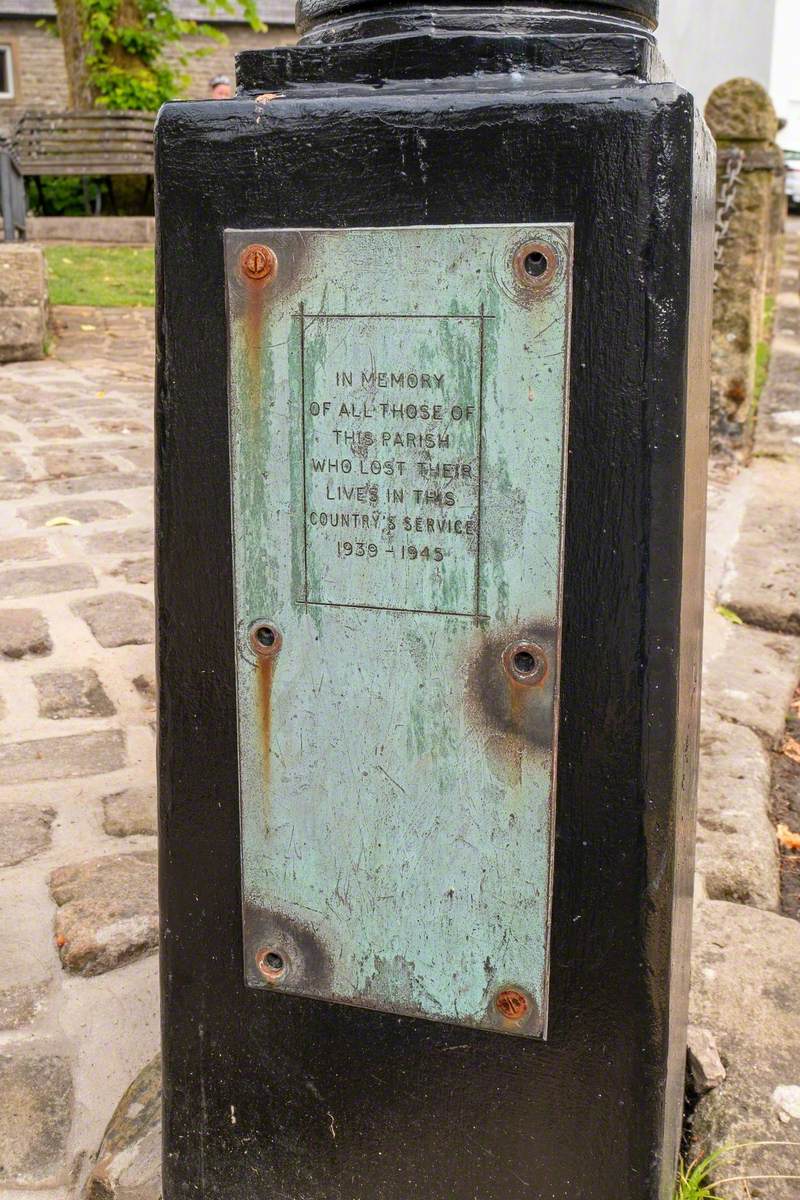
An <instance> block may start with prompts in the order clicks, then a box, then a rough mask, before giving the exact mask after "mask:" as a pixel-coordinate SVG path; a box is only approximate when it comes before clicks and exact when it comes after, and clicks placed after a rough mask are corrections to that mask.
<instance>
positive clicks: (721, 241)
mask: <svg viewBox="0 0 800 1200" xmlns="http://www.w3.org/2000/svg"><path fill="white" fill-rule="evenodd" d="M744 159H745V154H744V150H739V149H738V148H735V149H733V150H731V151H729V157H728V165H727V167H726V168H725V177H724V179H723V180H722V186H721V187H720V189H719V196H718V198H717V220H716V223H715V225H714V287H715V288H716V287H717V283H718V280H719V272H720V267H721V266H722V263H723V261H724V258H725V243H726V241H727V240H728V235H729V233H730V228H731V220H732V218H733V214H734V213H735V211H736V194H737V192H738V191H739V178H740V176H741V174H742V168H743V167H744Z"/></svg>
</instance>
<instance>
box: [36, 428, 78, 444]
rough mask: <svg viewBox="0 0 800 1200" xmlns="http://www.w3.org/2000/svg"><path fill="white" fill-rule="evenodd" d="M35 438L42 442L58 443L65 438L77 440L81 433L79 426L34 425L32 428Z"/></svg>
mask: <svg viewBox="0 0 800 1200" xmlns="http://www.w3.org/2000/svg"><path fill="white" fill-rule="evenodd" d="M31 433H32V434H33V436H34V437H37V438H39V439H40V440H42V441H51V440H52V441H56V440H61V439H63V438H77V437H80V436H81V431H80V429H78V427H77V425H34V426H33V427H32V428H31Z"/></svg>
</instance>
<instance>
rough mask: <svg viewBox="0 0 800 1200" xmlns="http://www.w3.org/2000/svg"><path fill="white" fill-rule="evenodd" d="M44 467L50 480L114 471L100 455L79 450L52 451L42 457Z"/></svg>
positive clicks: (109, 463)
mask: <svg viewBox="0 0 800 1200" xmlns="http://www.w3.org/2000/svg"><path fill="white" fill-rule="evenodd" d="M44 467H45V470H46V472H47V475H48V478H50V479H71V478H74V477H77V476H80V475H97V474H99V473H102V472H104V471H114V470H115V467H114V465H113V463H111V462H109V460H108V459H107V458H105V457H104V456H103V455H102V454H93V453H92V452H91V451H86V450H79V449H77V448H76V449H72V448H70V449H64V450H58V451H56V450H54V451H52V452H51V453H50V454H45V456H44Z"/></svg>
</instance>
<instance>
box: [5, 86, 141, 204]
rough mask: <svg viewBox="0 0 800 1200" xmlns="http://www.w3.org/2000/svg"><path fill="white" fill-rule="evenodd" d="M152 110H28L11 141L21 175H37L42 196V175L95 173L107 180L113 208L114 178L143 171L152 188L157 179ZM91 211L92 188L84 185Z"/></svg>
mask: <svg viewBox="0 0 800 1200" xmlns="http://www.w3.org/2000/svg"><path fill="white" fill-rule="evenodd" d="M154 121H155V116H154V114H153V113H148V112H129V111H106V110H104V109H92V110H89V111H87V112H64V111H61V110H59V109H36V110H34V109H28V110H27V111H26V112H24V113H23V114H22V116H21V117H20V119H19V120H18V121H17V124H16V125H15V127H14V130H13V132H12V135H11V145H12V149H13V151H14V155H15V157H16V159H17V161H18V162H19V166H20V170H21V172H22V174H23V175H26V176H28V177H31V178H34V179H35V180H36V182H37V186H38V189H39V197H40V199H42V190H41V177H42V176H43V175H78V176H80V177H82V178H83V180H84V181H88V179H89V178H90V177H92V176H101V177H103V178H105V179H107V180H108V183H109V194H110V197H111V202H112V207H113V208H114V209H115V208H116V205H115V204H114V192H113V185H112V176H114V175H144V176H146V177H147V180H148V190H149V188H150V186H151V185H152V177H153V124H154ZM84 196H85V198H86V201H87V210H88V207H89V205H88V187H87V186H86V184H85V186H84Z"/></svg>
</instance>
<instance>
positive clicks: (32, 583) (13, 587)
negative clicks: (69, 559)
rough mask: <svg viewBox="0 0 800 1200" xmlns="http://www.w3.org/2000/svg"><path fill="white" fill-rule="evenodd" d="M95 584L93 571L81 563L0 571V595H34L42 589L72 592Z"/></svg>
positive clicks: (40, 592) (11, 597)
mask: <svg viewBox="0 0 800 1200" xmlns="http://www.w3.org/2000/svg"><path fill="white" fill-rule="evenodd" d="M96 586H97V580H96V578H95V575H94V572H93V571H92V569H91V568H90V567H87V566H86V565H85V564H83V563H53V564H52V565H49V566H44V567H7V568H6V569H5V570H2V571H0V599H14V598H15V597H18V596H36V595H40V594H42V593H45V592H75V591H80V590H81V589H83V588H91V587H96Z"/></svg>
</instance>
